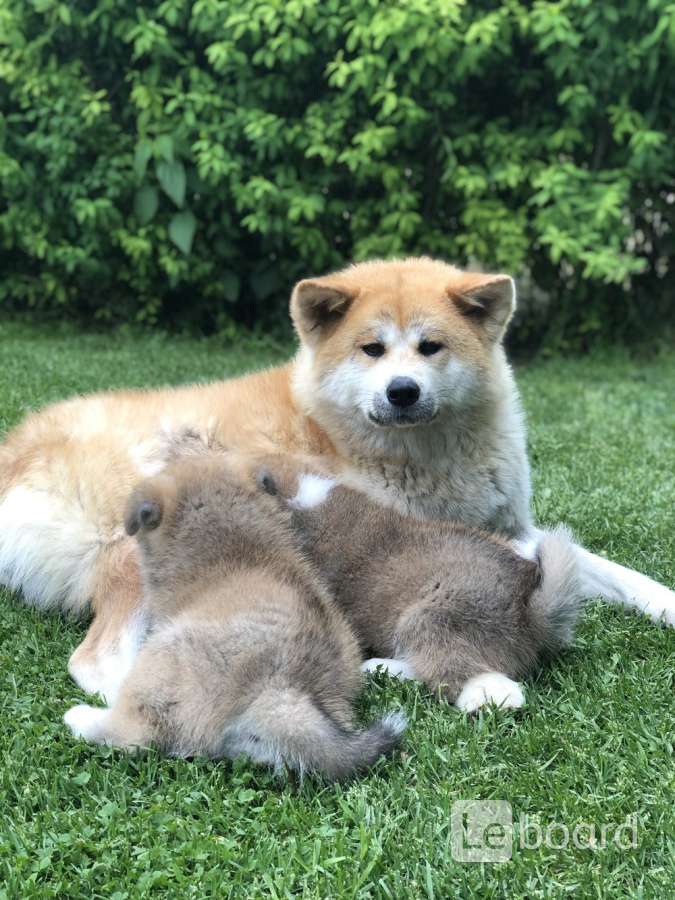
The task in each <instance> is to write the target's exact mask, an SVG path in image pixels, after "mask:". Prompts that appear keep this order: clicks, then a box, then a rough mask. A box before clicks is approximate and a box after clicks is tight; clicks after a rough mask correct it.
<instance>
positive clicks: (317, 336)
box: [291, 277, 358, 346]
mask: <svg viewBox="0 0 675 900" xmlns="http://www.w3.org/2000/svg"><path fill="white" fill-rule="evenodd" d="M357 293H358V291H356V290H355V289H353V288H348V287H346V286H345V285H342V284H340V283H339V281H337V280H335V281H333V280H332V279H331V278H330V277H329V278H309V279H305V280H304V281H299V282H298V283H297V284H296V286H295V288H294V289H293V293H292V295H291V318H292V319H293V324H294V325H295V329H296V331H297V332H298V335H299V337H300V339H301V340H302V341H303V342H304V343H306V344H309V345H310V346H311V345H314V344H316V343H318V342H319V341H320V340H321V339H322V338H324V337H326V336H327V335H329V334H330V333H331V331H333V329H334V328H335V326H336V325H337V324H338V323H339V322H340V320H341V319H342V318H343V316H344V315H345V313H346V312H347V310H348V309H349V307H350V306H351V304H352V303H353V301H354V300H355V299H356V296H357Z"/></svg>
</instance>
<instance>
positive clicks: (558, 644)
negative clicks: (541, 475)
mask: <svg viewBox="0 0 675 900" xmlns="http://www.w3.org/2000/svg"><path fill="white" fill-rule="evenodd" d="M257 480H258V483H259V485H260V487H261V489H262V490H263V491H265V492H267V493H268V494H271V495H277V496H278V497H279V498H281V500H282V505H283V506H284V507H285V508H287V509H290V510H292V512H293V522H294V525H295V527H296V529H297V530H298V532H299V533H300V535H301V537H302V541H303V546H304V548H305V550H306V552H307V553H308V555H309V556H310V558H311V559H312V560H313V562H314V564H315V565H316V567H317V569H318V570H319V571H320V572H321V573H322V576H323V577H324V579H325V580H326V581H327V583H328V585H329V587H330V588H331V590H332V591H333V594H334V596H335V598H336V599H337V601H338V603H339V605H340V607H341V609H343V610H344V612H345V613H346V615H347V617H348V619H349V621H350V622H351V624H352V627H353V628H354V630H355V632H356V635H357V638H358V640H359V643H360V645H361V647H362V650H363V651H366V650H367V651H369V652H371V653H372V652H374V653H376V654H377V656H378V658H375V659H371V660H369V661H368V662H367V663H366V664H365V668H366V669H367V670H372V669H375V668H377V667H378V666H383V667H384V668H386V669H387V670H388V671H389V672H390V673H391V674H393V675H397V676H399V677H408V678H417V679H419V680H421V681H423V682H424V683H425V684H426V685H427V686H428V687H429V688H430V689H431V690H432V691H433V692H434V693H439V694H440V695H442V696H443V697H445V698H446V699H447V700H449V701H451V702H453V703H455V704H456V705H457V706H458V707H459V708H460V709H462V710H465V711H467V712H473V711H475V710H476V709H478V708H479V707H480V706H483V705H484V704H486V703H496V704H498V705H502V706H509V707H518V706H521V705H522V704H523V703H524V695H523V691H522V687H521V685H520V684H518V681H517V679H520V678H522V677H523V676H524V675H525V674H526V673H527V672H528V671H529V670H530V669H531V668H532V667H533V666H534V664H535V663H536V662H537V660H538V659H540V657H542V656H543V655H545V654H550V653H553V652H556V651H558V650H560V649H561V648H563V647H565V646H567V645H568V644H569V643H570V642H571V640H572V637H573V629H574V625H575V622H576V618H577V615H578V611H579V603H580V589H579V585H578V579H577V566H576V561H575V553H574V547H573V544H572V542H571V539H570V537H569V535H568V534H567V532H566V531H564V530H563V529H558V530H556V531H553V532H550V533H546V534H543V536H542V537H541V539H540V541H539V543H538V545H536V546H535V545H533V546H532V547H529V548H526V547H524V546H523V545H518V544H514V543H509V542H508V541H506V540H502V539H500V538H498V537H494V536H491V535H488V534H486V533H484V532H481V531H478V530H476V529H471V528H467V527H465V526H462V525H458V524H453V523H450V522H445V521H426V522H420V521H418V520H415V519H412V518H407V517H405V516H402V515H400V514H399V513H397V512H395V511H394V510H391V509H387V508H384V507H381V506H379V505H377V504H375V503H373V502H371V501H370V500H369V499H368V498H367V497H366V496H365V495H364V494H362V493H360V492H357V491H354V490H351V489H349V488H347V487H344V486H340V485H337V484H336V483H335V481H333V480H332V479H330V478H327V477H325V476H321V475H317V474H316V473H311V474H307V473H302V470H301V469H299V468H298V464H297V462H293V461H291V460H290V459H289V458H282V457H277V458H274V459H268V460H266V461H265V462H264V464H263V465H262V468H261V469H260V470H259V472H258V476H257ZM527 556H530V557H531V558H527Z"/></svg>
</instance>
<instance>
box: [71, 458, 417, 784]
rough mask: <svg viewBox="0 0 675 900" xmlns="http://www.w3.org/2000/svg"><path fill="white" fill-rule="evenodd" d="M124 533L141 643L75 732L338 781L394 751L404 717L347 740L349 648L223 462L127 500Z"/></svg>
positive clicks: (273, 513)
mask: <svg viewBox="0 0 675 900" xmlns="http://www.w3.org/2000/svg"><path fill="white" fill-rule="evenodd" d="M125 525H126V531H127V533H128V534H130V535H135V534H138V540H139V544H140V549H141V553H140V556H141V580H142V583H143V604H142V607H141V608H142V612H143V618H144V623H145V628H146V629H147V631H148V637H147V639H146V640H145V642H144V643H143V645H142V647H141V648H140V650H139V652H138V656H137V657H136V659H135V660H134V661H133V664H132V666H131V669H130V671H129V674H128V675H127V677H126V678H125V680H124V681H123V682H122V685H121V689H120V693H119V695H118V697H117V699H116V700H115V701H114V703H113V704H112V707H111V708H110V709H105V710H104V709H95V708H93V707H90V706H84V705H83V706H78V707H75V708H74V709H72V710H70V712H69V713H67V714H66V722H67V723H68V724H69V725H70V726H71V728H72V729H73V731H75V732H76V733H77V734H80V735H82V736H83V737H86V738H88V739H90V740H94V741H98V742H100V743H109V744H113V745H117V746H122V747H138V746H149V745H154V746H157V747H159V748H160V749H161V750H163V751H164V752H166V753H169V754H172V755H175V756H194V755H200V756H209V757H221V756H229V757H233V756H237V755H238V754H239V753H247V754H248V755H249V756H250V757H251V758H252V759H254V760H256V761H258V762H262V763H268V764H271V765H273V766H274V767H275V769H276V770H277V771H282V770H283V769H284V768H285V767H288V768H291V769H293V770H296V771H298V772H300V774H302V773H304V772H312V773H318V774H321V775H324V776H326V777H328V778H333V779H334V778H344V777H347V776H349V775H352V774H353V773H354V772H356V771H359V770H362V769H364V768H366V767H367V766H369V765H370V764H372V763H373V762H374V761H375V760H376V759H377V758H378V756H380V755H381V754H385V753H388V752H390V751H391V750H392V748H393V747H394V746H395V744H396V743H397V742H398V739H399V737H400V734H401V732H402V730H403V720H402V718H401V717H400V716H397V715H393V716H389V717H385V718H384V719H382V720H381V721H380V722H377V723H376V724H374V725H372V726H371V727H370V728H368V729H366V730H365V731H361V732H357V731H354V730H353V727H352V710H351V700H352V698H353V697H354V695H355V693H356V691H357V690H358V688H359V686H360V672H359V664H360V662H361V657H360V654H359V650H358V646H357V642H356V640H355V638H354V635H353V633H352V630H351V628H350V627H349V625H348V624H347V621H346V620H345V618H344V616H343V615H342V614H341V613H340V612H339V610H338V608H337V607H336V605H335V604H334V603H333V601H332V600H331V598H330V596H329V595H328V594H326V592H325V590H324V588H323V586H322V583H321V581H320V580H319V578H318V576H317V575H316V573H315V571H314V570H313V568H312V566H311V565H310V564H309V563H308V562H307V561H306V559H305V558H304V556H303V555H302V553H301V552H300V550H299V548H298V546H297V543H298V542H297V539H296V537H295V535H294V533H293V531H292V529H291V527H290V513H289V512H288V511H287V510H285V509H283V508H282V507H281V506H280V505H279V504H278V503H275V502H272V501H270V498H269V497H267V496H266V495H264V494H262V493H260V492H257V491H255V489H254V486H251V487H250V488H248V489H247V488H246V487H245V486H244V485H241V484H239V483H238V482H237V481H236V480H235V479H233V477H232V476H231V474H230V473H229V471H228V470H227V468H226V467H225V466H224V464H223V462H222V461H220V460H217V459H215V458H212V459H206V458H203V459H187V460H185V461H182V462H176V463H174V464H172V465H170V466H169V467H168V468H167V469H166V471H165V473H163V474H162V475H159V476H156V477H155V478H154V479H150V480H148V481H145V482H144V483H142V484H141V485H139V486H138V487H137V488H136V490H135V491H134V492H133V494H132V496H131V498H130V500H129V503H128V507H127V514H126V521H125Z"/></svg>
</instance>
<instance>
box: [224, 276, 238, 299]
mask: <svg viewBox="0 0 675 900" xmlns="http://www.w3.org/2000/svg"><path fill="white" fill-rule="evenodd" d="M221 282H222V286H223V294H224V296H225V299H226V300H229V302H230V303H234V301H235V300H236V299H237V297H238V296H239V276H238V275H236V274H235V273H234V272H225V274H224V275H223V277H222V279H221Z"/></svg>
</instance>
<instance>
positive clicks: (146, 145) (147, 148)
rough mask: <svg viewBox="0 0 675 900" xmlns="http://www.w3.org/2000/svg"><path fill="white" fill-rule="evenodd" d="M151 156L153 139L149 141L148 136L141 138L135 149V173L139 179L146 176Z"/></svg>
mask: <svg viewBox="0 0 675 900" xmlns="http://www.w3.org/2000/svg"><path fill="white" fill-rule="evenodd" d="M151 156H152V141H149V140H148V139H147V138H141V140H140V141H139V142H138V143H137V144H136V150H135V151H134V173H135V175H136V178H138V180H139V181H142V180H143V178H145V172H146V170H147V168H148V162H149V160H150V157H151Z"/></svg>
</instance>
